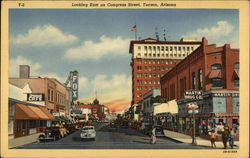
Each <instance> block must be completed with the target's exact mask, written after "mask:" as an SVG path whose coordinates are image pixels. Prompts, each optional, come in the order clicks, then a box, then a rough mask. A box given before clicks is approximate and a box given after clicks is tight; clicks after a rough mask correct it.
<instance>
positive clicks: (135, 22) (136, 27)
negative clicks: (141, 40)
mask: <svg viewBox="0 0 250 158" xmlns="http://www.w3.org/2000/svg"><path fill="white" fill-rule="evenodd" d="M135 27H136V29H135V40H136V41H137V26H136V22H135Z"/></svg>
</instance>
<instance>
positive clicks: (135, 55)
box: [129, 38, 201, 105]
mask: <svg viewBox="0 0 250 158" xmlns="http://www.w3.org/2000/svg"><path fill="white" fill-rule="evenodd" d="M200 45H201V42H199V41H197V40H195V39H185V38H182V39H181V41H158V40H156V39H152V38H147V39H144V40H139V41H131V42H130V48H129V53H131V54H132V58H131V64H130V65H131V68H132V102H131V105H133V104H139V102H140V101H142V100H143V96H144V95H145V94H146V93H147V92H148V91H149V90H151V89H153V88H160V78H161V77H162V76H163V75H164V74H165V73H166V72H168V71H169V70H171V69H172V68H173V67H174V66H175V65H176V64H178V63H179V62H180V61H181V60H183V59H184V58H186V57H187V56H188V55H189V54H191V53H192V52H193V51H194V50H195V49H196V48H198V47H199V46H200Z"/></svg>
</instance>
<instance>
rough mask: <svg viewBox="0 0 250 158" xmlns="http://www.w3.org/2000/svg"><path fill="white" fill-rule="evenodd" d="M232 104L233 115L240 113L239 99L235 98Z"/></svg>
mask: <svg viewBox="0 0 250 158" xmlns="http://www.w3.org/2000/svg"><path fill="white" fill-rule="evenodd" d="M232 104H233V113H239V105H240V103H239V97H233V98H232Z"/></svg>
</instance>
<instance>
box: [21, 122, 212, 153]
mask: <svg viewBox="0 0 250 158" xmlns="http://www.w3.org/2000/svg"><path fill="white" fill-rule="evenodd" d="M17 148H18V149H205V148H207V147H202V146H193V145H190V144H185V143H180V142H176V141H174V140H171V139H168V138H166V137H164V138H157V143H156V144H150V143H149V136H146V135H143V134H141V133H139V132H137V131H135V130H134V129H130V128H128V129H120V128H110V127H109V126H107V125H99V126H96V139H95V140H81V139H80V130H78V131H76V132H74V133H72V134H70V135H68V136H66V137H64V138H62V139H60V140H57V141H50V142H43V143H32V144H27V145H23V146H20V147H17Z"/></svg>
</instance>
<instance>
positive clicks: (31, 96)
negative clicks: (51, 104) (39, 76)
mask: <svg viewBox="0 0 250 158" xmlns="http://www.w3.org/2000/svg"><path fill="white" fill-rule="evenodd" d="M44 100H45V97H44V94H43V93H28V94H27V101H44Z"/></svg>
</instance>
